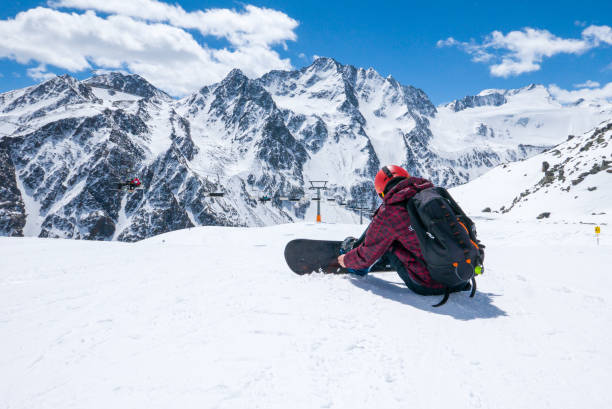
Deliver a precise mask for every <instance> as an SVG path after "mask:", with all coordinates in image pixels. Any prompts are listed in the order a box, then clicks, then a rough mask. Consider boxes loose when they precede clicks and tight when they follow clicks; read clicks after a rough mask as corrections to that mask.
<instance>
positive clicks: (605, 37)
mask: <svg viewBox="0 0 612 409" xmlns="http://www.w3.org/2000/svg"><path fill="white" fill-rule="evenodd" d="M5 3H7V4H3V7H2V9H0V92H4V91H7V90H11V89H15V88H20V87H23V86H28V85H31V84H34V83H36V82H37V81H40V80H42V79H44V78H47V77H48V76H50V75H52V74H61V73H66V72H67V73H70V74H71V75H74V76H76V77H78V78H85V77H88V76H90V75H91V70H90V69H91V68H105V69H109V70H112V69H123V70H126V71H132V72H137V73H139V74H141V75H143V76H144V77H145V78H147V79H149V80H150V81H151V82H153V83H154V84H155V85H158V86H160V87H162V88H164V89H166V90H168V91H169V92H171V93H172V94H174V95H182V94H185V93H188V92H190V91H192V90H195V89H197V88H198V87H199V86H201V85H206V84H208V83H211V82H214V81H216V80H218V79H219V78H222V76H223V75H225V74H226V72H227V71H228V70H229V69H230V67H232V66H239V68H241V69H243V71H245V73H247V75H249V76H258V75H261V73H263V72H266V71H267V70H269V69H274V68H276V69H290V68H300V67H303V66H305V65H308V64H310V62H311V61H312V58H313V56H315V55H320V56H327V57H333V58H335V59H336V60H338V61H339V62H341V63H344V64H352V65H354V66H357V67H364V68H367V67H373V68H375V69H376V70H377V71H378V72H380V73H381V74H383V75H385V76H386V75H389V74H390V75H393V76H394V77H395V78H396V79H398V80H399V81H400V82H401V83H403V84H410V85H414V86H416V87H419V88H421V89H423V90H424V91H425V92H426V93H427V94H428V95H429V96H430V98H431V99H432V100H433V102H434V103H436V104H438V103H442V102H447V101H450V100H452V99H455V98H460V97H463V96H465V95H473V94H475V93H477V92H479V91H480V90H482V89H485V88H518V87H522V86H525V85H527V84H530V83H542V84H545V85H549V84H556V85H557V86H559V87H560V88H562V89H565V90H572V89H575V88H576V85H578V84H585V85H583V87H586V86H587V85H588V87H589V88H592V89H599V88H605V86H606V85H607V84H608V83H610V82H612V30H611V29H610V25H612V17H610V16H612V2H610V1H603V0H602V1H581V2H575V1H563V0H560V1H554V2H553V1H550V2H549V1H538V2H527V1H513V2H504V3H503V4H502V3H499V2H491V1H468V2H457V1H438V2H422V1H418V2H410V1H397V2H395V1H378V2H359V1H350V2H348V1H346V2H345V1H335V2H329V3H328V2H326V1H295V2H294V1H249V2H236V1H186V0H182V1H178V2H172V3H166V4H165V5H164V4H160V3H159V2H158V1H157V0H130V1H119V0H105V1H95V0H55V4H51V3H48V2H47V1H16V2H5ZM123 3H131V4H132V5H137V7H136V6H134V7H133V9H130V7H129V6H125V5H123ZM330 3H331V4H330ZM100 4H104V6H101V5H100ZM175 4H178V5H180V7H181V9H182V10H178V9H176V8H175V7H174V5H175ZM38 6H40V7H44V8H45V9H47V10H41V9H39V10H38V11H36V10H33V9H34V8H35V7H38ZM165 6H167V7H165ZM250 6H254V7H251V8H249V7H250ZM92 8H95V10H94V11H89V12H87V10H88V9H92ZM209 9H226V10H221V12H219V13H216V14H214V13H207V10H209ZM156 10H157V11H156ZM177 10H178V11H177ZM198 11H201V13H199V14H198ZM20 12H25V14H24V15H22V20H21V21H20V23H19V24H18V23H17V22H16V21H15V20H12V19H14V18H15V16H16V15H17V14H18V13H20ZM175 12H176V13H175ZM71 13H75V15H76V17H74V15H73V14H71ZM85 13H90V15H89V16H88V17H87V16H83V15H84V14H85ZM94 13H95V14H94ZM173 13H174V14H175V18H174V19H172V18H171V17H170V18H169V20H167V21H166V20H164V19H165V16H166V15H171V14H172V15H174V14H173ZM79 15H81V17H78V16H79ZM117 16H119V17H120V18H115V17H117ZM262 19H265V21H267V23H266V24H261V21H263V20H262ZM90 28H92V29H91V30H90ZM527 28H530V29H531V30H530V31H529V30H527ZM79 30H80V31H79ZM123 30H125V31H123ZM232 30H234V31H232ZM109 33H112V35H113V36H114V38H113V39H110V40H109V39H108V38H107V34H109ZM494 33H497V34H494ZM2 37H4V40H3V39H2ZM134 44H137V45H134ZM124 46H125V47H126V49H125V50H122V49H121V47H124ZM130 47H136V48H130ZM224 48H225V50H224ZM134 50H136V51H134ZM16 59H18V60H19V61H16ZM475 60H479V61H475ZM27 61H29V62H27ZM587 82H588V84H587ZM609 88H612V86H611V87H609Z"/></svg>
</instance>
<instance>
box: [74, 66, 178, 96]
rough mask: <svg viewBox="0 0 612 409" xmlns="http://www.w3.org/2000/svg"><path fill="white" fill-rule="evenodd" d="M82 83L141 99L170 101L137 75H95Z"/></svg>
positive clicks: (116, 73)
mask: <svg viewBox="0 0 612 409" xmlns="http://www.w3.org/2000/svg"><path fill="white" fill-rule="evenodd" d="M83 83H84V84H87V85H89V86H92V87H98V88H105V89H109V90H113V91H118V92H124V93H126V94H131V95H136V96H139V97H142V98H153V97H159V98H163V99H171V97H170V96H169V95H168V94H166V93H165V92H163V91H161V90H159V89H158V88H156V87H155V86H153V85H152V84H151V83H150V82H149V81H147V80H146V79H144V78H142V77H141V76H140V75H138V74H124V73H121V72H111V73H107V74H102V75H96V76H94V77H91V78H89V79H87V80H84V81H83Z"/></svg>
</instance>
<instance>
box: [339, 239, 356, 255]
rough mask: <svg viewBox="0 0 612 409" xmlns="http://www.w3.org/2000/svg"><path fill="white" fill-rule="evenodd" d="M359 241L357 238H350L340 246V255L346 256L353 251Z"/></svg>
mask: <svg viewBox="0 0 612 409" xmlns="http://www.w3.org/2000/svg"><path fill="white" fill-rule="evenodd" d="M356 241H357V239H356V238H355V237H351V236H348V237H347V238H346V239H344V241H343V242H342V244H341V245H340V254H346V253H348V252H349V251H351V250H353V246H354V245H355V242H356Z"/></svg>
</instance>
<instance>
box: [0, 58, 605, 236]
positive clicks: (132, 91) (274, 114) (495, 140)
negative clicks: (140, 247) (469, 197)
mask: <svg viewBox="0 0 612 409" xmlns="http://www.w3.org/2000/svg"><path fill="white" fill-rule="evenodd" d="M610 118H612V104H610V103H607V102H606V103H603V104H602V103H601V102H600V101H597V102H595V101H583V100H582V101H576V103H572V104H562V103H560V102H559V101H557V100H556V99H555V98H554V97H553V96H552V94H551V93H550V92H549V91H548V89H547V88H546V87H543V86H539V85H531V86H529V87H526V88H522V89H518V90H507V91H504V90H488V91H483V92H482V93H480V94H479V95H476V96H469V97H465V98H463V99H460V100H457V101H453V102H452V103H450V104H447V105H443V106H438V107H436V106H434V105H433V104H432V103H431V101H430V100H429V98H428V97H427V95H426V94H425V93H424V92H423V91H421V90H419V89H417V88H414V87H411V86H405V85H402V84H400V83H398V82H397V81H396V80H395V79H394V78H392V77H391V76H389V77H386V78H385V77H382V76H381V75H380V74H378V73H377V72H376V71H374V70H373V69H371V68H370V69H367V70H365V69H362V68H355V67H352V66H350V65H342V64H340V63H338V62H336V61H335V60H333V59H330V58H319V59H317V60H315V61H314V63H313V64H312V65H310V66H308V67H305V68H302V69H300V70H296V71H272V72H270V73H268V74H266V75H264V76H262V77H261V78H257V79H249V78H247V77H246V76H245V75H243V74H242V73H241V72H240V71H239V70H233V71H232V72H230V73H229V74H228V75H227V77H226V78H225V79H224V80H223V81H221V82H219V83H217V84H213V85H210V86H206V87H203V88H202V89H200V90H199V91H198V92H196V93H194V94H192V95H188V96H186V97H184V98H182V99H180V100H175V99H173V98H171V97H170V96H168V95H167V94H166V93H164V92H163V91H161V90H159V89H157V88H156V87H154V86H153V85H152V84H150V83H148V82H147V81H146V80H145V79H143V78H142V77H139V76H137V75H125V74H121V73H110V74H105V75H100V76H95V77H93V78H90V79H87V80H84V81H78V80H76V79H74V78H72V77H70V76H66V75H65V76H60V77H56V78H53V79H51V80H48V81H45V82H43V83H41V84H38V85H36V86H32V87H29V88H25V89H21V90H15V91H11V92H7V93H4V94H0V137H1V138H2V139H1V140H0V234H2V235H8V236H21V235H25V236H40V237H66V238H79V239H96V240H121V241H136V240H140V239H143V238H146V237H150V236H153V235H156V234H159V233H163V232H167V231H171V230H176V229H181V228H187V227H192V226H197V225H222V226H256V225H270V224H276V223H281V222H290V221H295V220H300V219H303V218H304V217H305V215H310V214H311V212H312V211H313V209H312V206H310V203H312V202H311V201H310V197H311V195H310V191H309V190H308V188H309V181H313V180H326V181H328V187H329V189H328V191H327V197H328V198H335V199H338V201H340V200H343V201H346V200H350V199H356V198H358V197H361V198H363V201H364V203H366V204H368V205H369V204H372V205H373V204H374V203H375V200H376V198H375V196H374V193H373V189H372V180H373V177H374V175H375V173H376V171H377V170H378V168H379V167H380V166H381V165H382V164H389V163H394V164H400V165H403V166H405V167H406V168H407V169H408V170H409V171H410V172H411V173H413V174H417V175H420V176H423V177H427V178H430V179H432V180H433V181H434V182H435V183H437V184H441V185H445V186H455V185H459V184H461V183H465V182H467V181H469V180H471V179H473V178H475V177H477V176H480V175H482V174H483V173H485V172H486V171H487V170H489V169H491V168H493V167H495V166H497V165H500V164H504V163H508V162H514V161H517V160H521V159H526V158H529V157H531V156H533V155H536V154H538V153H541V152H543V151H545V150H547V149H549V148H551V147H553V146H555V145H557V144H559V143H561V142H562V141H565V140H566V139H567V138H568V135H581V134H583V133H584V132H587V131H589V130H591V129H593V128H594V127H596V126H597V125H599V124H600V123H601V122H602V121H604V120H609V119H610ZM135 176H137V177H139V178H140V179H141V180H142V183H143V188H142V189H139V190H136V191H135V192H133V193H128V192H125V191H119V190H117V188H116V186H117V182H119V181H122V180H125V179H128V178H131V177H135ZM211 193H224V196H223V197H211V196H210V194H211ZM264 195H265V196H269V197H271V198H272V200H271V201H270V202H263V203H262V202H260V201H258V198H259V197H260V196H264ZM284 197H297V198H301V200H300V201H298V202H290V201H286V200H282V199H283V198H284ZM334 211H335V213H336V214H337V215H338V217H339V221H342V220H344V221H347V220H350V219H351V217H353V216H352V213H351V212H350V211H348V210H345V209H343V208H335V210H334ZM343 218H344V219H343Z"/></svg>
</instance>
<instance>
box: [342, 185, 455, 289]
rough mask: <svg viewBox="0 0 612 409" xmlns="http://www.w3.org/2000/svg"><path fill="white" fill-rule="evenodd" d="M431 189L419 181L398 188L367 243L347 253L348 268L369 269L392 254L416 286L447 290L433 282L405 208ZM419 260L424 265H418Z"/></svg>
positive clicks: (388, 197)
mask: <svg viewBox="0 0 612 409" xmlns="http://www.w3.org/2000/svg"><path fill="white" fill-rule="evenodd" d="M413 184H414V185H415V186H416V189H415V187H413ZM429 187H433V184H432V183H431V182H430V181H428V180H426V179H421V178H416V177H411V178H409V179H406V180H403V181H401V182H400V183H398V184H397V185H396V186H394V187H393V188H392V189H391V191H389V192H388V193H387V194H386V195H385V198H384V200H383V204H382V205H380V207H379V208H378V210H376V213H374V218H373V219H372V222H371V223H370V226H369V227H368V231H367V233H366V237H365V240H364V241H363V243H361V245H360V246H358V247H356V248H354V249H353V250H351V251H349V252H348V253H346V256H345V257H344V263H345V265H346V266H347V267H348V268H352V269H354V270H360V269H364V268H369V267H370V266H371V265H373V264H374V263H375V262H376V261H377V260H378V259H379V258H381V257H382V256H383V254H385V253H386V252H387V251H389V250H391V251H392V252H393V253H395V255H396V256H397V258H399V260H400V261H401V262H402V264H403V265H404V267H405V268H406V271H407V272H408V274H409V275H410V278H412V280H413V281H414V282H415V283H417V284H419V285H421V286H423V287H428V288H436V289H438V288H444V285H443V284H440V283H438V282H436V281H434V280H433V279H432V278H431V275H430V274H429V271H427V268H426V267H425V266H424V261H423V255H422V253H421V247H420V246H419V240H418V239H417V236H416V234H415V233H414V231H412V228H411V227H410V216H409V215H408V211H407V210H406V208H405V207H404V206H403V205H402V204H401V202H403V201H405V200H406V199H409V198H410V197H412V196H413V195H415V194H416V193H417V192H418V191H420V190H423V189H427V188H429ZM417 258H418V259H419V260H420V261H417Z"/></svg>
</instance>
